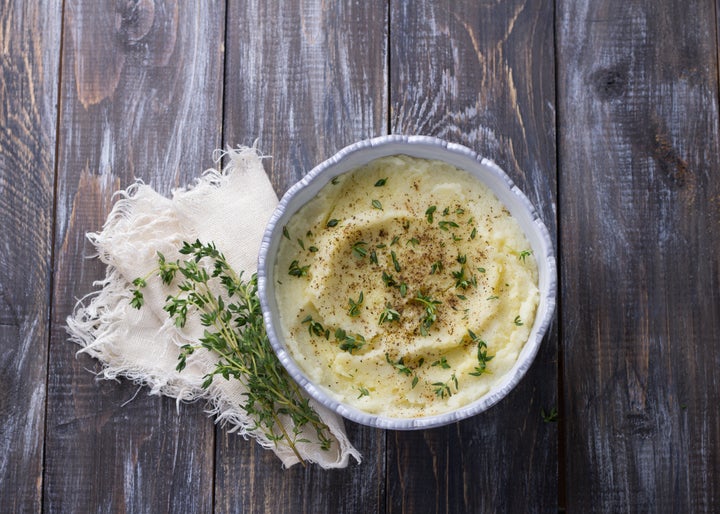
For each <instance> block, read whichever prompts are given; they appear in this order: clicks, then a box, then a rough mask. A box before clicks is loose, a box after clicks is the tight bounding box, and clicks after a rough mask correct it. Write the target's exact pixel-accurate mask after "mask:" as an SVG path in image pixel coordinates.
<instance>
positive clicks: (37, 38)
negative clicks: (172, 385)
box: [0, 1, 61, 512]
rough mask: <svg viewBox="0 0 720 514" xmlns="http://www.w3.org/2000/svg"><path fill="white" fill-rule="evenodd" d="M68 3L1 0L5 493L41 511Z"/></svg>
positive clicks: (0, 394) (9, 502) (0, 362)
mask: <svg viewBox="0 0 720 514" xmlns="http://www.w3.org/2000/svg"><path fill="white" fill-rule="evenodd" d="M60 14H61V13H60V9H59V7H58V5H57V4H56V3H53V2H44V1H43V2H22V1H4V2H0V226H2V227H3V229H2V230H0V345H1V346H2V349H3V358H2V359H0V377H2V388H1V389H0V419H2V424H0V498H2V499H3V500H2V504H3V505H2V509H7V510H8V512H32V511H39V510H40V506H41V504H42V483H43V476H42V469H43V435H44V432H43V431H44V425H45V400H46V396H45V389H46V380H47V344H48V333H49V323H48V313H49V310H50V282H51V264H52V259H51V248H52V229H53V193H54V191H53V188H54V172H55V126H56V122H57V111H56V108H55V105H56V101H57V84H58V64H59V62H60V19H61V17H60Z"/></svg>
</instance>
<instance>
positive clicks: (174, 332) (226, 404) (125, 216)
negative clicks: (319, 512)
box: [67, 147, 360, 468]
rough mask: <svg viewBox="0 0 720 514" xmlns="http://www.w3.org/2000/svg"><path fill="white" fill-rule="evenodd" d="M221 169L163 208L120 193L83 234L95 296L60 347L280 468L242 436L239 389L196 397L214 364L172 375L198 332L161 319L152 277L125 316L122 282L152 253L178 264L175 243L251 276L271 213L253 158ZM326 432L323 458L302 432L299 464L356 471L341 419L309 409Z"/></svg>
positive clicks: (231, 157)
mask: <svg viewBox="0 0 720 514" xmlns="http://www.w3.org/2000/svg"><path fill="white" fill-rule="evenodd" d="M223 155H224V156H226V157H228V164H227V166H226V167H225V168H224V169H223V171H222V172H218V171H217V170H209V171H207V172H205V173H204V174H203V175H202V176H201V177H200V178H199V179H198V180H197V182H196V184H194V186H192V187H190V188H188V189H180V190H176V191H174V192H173V195H172V198H165V197H163V196H162V195H160V194H158V193H157V192H155V191H154V190H153V189H152V188H151V187H149V186H147V185H144V184H141V183H138V184H134V185H132V186H131V187H129V188H128V189H127V190H125V191H121V192H120V193H119V194H120V195H121V199H120V200H118V201H117V203H116V204H115V205H114V207H113V209H112V211H111V212H110V215H109V216H108V219H107V221H106V222H105V225H104V227H103V229H102V231H101V232H98V233H92V234H88V238H89V239H90V241H91V242H92V243H93V245H94V246H95V248H96V250H97V254H98V257H99V258H100V260H101V261H102V262H104V263H105V264H107V273H106V276H105V279H104V280H102V281H99V282H98V283H96V285H97V286H100V289H99V290H98V291H96V292H94V293H92V294H90V295H88V297H86V298H85V299H83V300H82V301H80V302H79V303H78V305H77V306H76V308H75V311H74V312H73V314H72V315H71V316H70V317H68V320H67V329H68V333H69V334H70V339H71V340H72V341H74V342H76V343H78V344H80V345H81V346H82V349H81V350H80V351H79V352H78V353H87V354H88V355H90V356H92V357H95V358H97V359H99V360H100V361H101V362H102V364H103V369H102V371H101V372H100V373H99V375H98V376H99V377H100V378H104V379H115V378H116V377H118V376H124V377H127V378H129V379H130V380H132V381H134V382H135V383H138V384H141V385H144V386H147V387H148V389H149V393H150V394H158V395H159V394H162V395H166V396H170V397H173V398H177V400H178V402H180V401H193V400H200V399H202V400H207V402H208V413H209V414H211V415H214V416H215V417H216V420H217V421H219V422H220V423H222V424H227V425H228V426H229V430H230V431H235V432H239V433H240V434H242V435H244V436H251V437H254V438H256V440H257V442H258V443H259V444H260V445H262V446H263V447H265V448H269V449H272V450H273V451H274V452H275V453H276V454H277V456H278V457H279V458H280V459H281V460H282V463H283V465H285V466H292V465H293V464H296V463H297V462H299V461H298V459H297V457H296V456H295V454H294V453H293V451H292V450H291V449H290V448H289V447H288V446H287V445H276V444H275V443H273V442H271V441H270V440H268V439H267V438H266V437H265V436H264V435H263V434H262V433H261V431H259V430H258V431H252V430H251V427H252V426H253V423H254V421H253V420H252V419H251V418H249V417H248V415H247V413H246V412H245V411H244V410H243V409H242V407H241V406H242V404H243V403H244V401H245V397H244V396H243V393H244V392H245V388H244V385H243V384H242V383H241V382H240V381H238V380H229V381H228V380H224V379H223V378H222V377H217V376H216V377H215V380H213V383H212V385H211V386H210V387H209V388H208V389H203V388H202V387H201V385H202V383H203V380H204V376H205V375H206V374H207V373H208V372H210V371H212V370H213V369H214V366H215V363H216V361H217V358H216V357H215V355H214V354H212V353H211V352H208V351H206V350H201V351H196V352H195V353H194V354H193V355H192V356H190V357H189V358H188V361H187V367H186V368H185V369H184V370H183V371H182V372H178V371H176V370H175V366H176V365H177V359H178V354H179V348H180V346H182V345H183V344H186V343H188V342H196V341H197V338H198V337H199V336H201V335H202V333H203V330H202V328H203V327H202V326H200V323H199V322H198V321H197V319H188V322H187V324H186V325H185V327H184V328H182V329H178V328H176V327H175V326H174V325H173V323H172V321H171V320H169V319H168V314H167V313H166V312H165V311H164V310H163V306H164V305H165V299H166V297H167V296H168V294H169V293H170V291H171V290H170V289H168V288H167V287H166V286H164V285H163V284H162V283H161V282H160V280H159V279H157V277H155V278H152V279H150V280H148V285H147V286H146V287H145V288H144V289H143V294H144V297H145V305H144V306H143V307H142V308H141V309H140V310H137V309H134V308H133V307H131V306H130V300H131V298H132V294H131V289H132V288H133V286H132V281H133V280H134V279H135V278H137V277H143V276H146V275H147V274H148V273H150V272H151V271H152V270H153V269H155V268H156V266H157V252H161V253H163V254H164V255H165V257H166V258H167V259H168V260H175V259H177V258H179V257H180V255H179V253H178V249H179V248H180V246H181V245H182V242H183V241H188V242H192V241H195V240H196V239H199V240H200V241H202V242H203V243H209V242H214V243H215V245H216V246H217V248H218V250H220V251H221V252H222V253H224V255H225V257H226V258H227V260H228V263H229V264H230V266H231V267H232V268H233V269H235V270H236V271H237V272H240V271H243V272H244V277H246V278H247V277H249V276H250V274H252V273H254V272H255V271H256V267H257V256H258V250H259V247H260V241H261V239H262V234H263V231H264V228H265V224H266V222H267V220H268V219H269V218H270V215H271V213H272V211H273V209H274V208H275V206H276V205H277V196H276V195H275V192H274V191H273V189H272V186H271V184H270V182H269V181H268V179H267V175H266V174H265V171H264V169H263V166H262V163H261V161H260V156H259V155H258V152H257V151H256V150H255V149H254V148H245V147H243V148H238V149H235V150H230V151H228V152H226V153H224V154H223ZM311 404H312V405H313V407H314V408H315V409H316V411H317V412H318V413H319V414H320V416H321V418H322V419H323V421H324V422H325V423H326V424H327V425H328V427H329V428H330V431H331V433H332V435H333V436H334V439H335V441H333V445H332V447H331V449H330V450H329V451H325V450H322V449H320V446H319V445H318V444H317V437H316V436H315V434H314V433H312V432H313V431H312V429H309V430H308V432H307V433H305V434H303V436H302V437H303V438H307V439H309V440H310V443H298V450H299V452H300V454H301V456H302V457H303V459H304V460H305V461H307V462H315V463H317V464H319V465H320V466H322V467H323V468H341V467H345V466H347V464H348V461H349V457H350V456H352V457H354V458H355V459H356V460H357V461H358V462H360V453H359V452H358V451H357V450H356V449H355V448H354V447H353V446H352V444H351V443H350V441H349V440H348V438H347V436H346V434H345V428H344V425H343V422H342V419H341V418H339V417H338V416H337V415H336V414H334V413H332V412H330V411H329V410H327V409H325V408H324V407H323V406H322V405H319V404H318V403H316V402H314V401H312V400H311Z"/></svg>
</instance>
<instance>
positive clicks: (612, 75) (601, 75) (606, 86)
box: [590, 65, 627, 101]
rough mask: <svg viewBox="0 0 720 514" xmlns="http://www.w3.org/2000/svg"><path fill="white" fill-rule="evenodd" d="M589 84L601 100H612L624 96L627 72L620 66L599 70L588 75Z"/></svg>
mask: <svg viewBox="0 0 720 514" xmlns="http://www.w3.org/2000/svg"><path fill="white" fill-rule="evenodd" d="M590 84H591V85H592V88H593V90H594V91H595V94H596V95H597V96H598V97H599V98H600V99H601V100H605V101H607V100H613V99H615V98H619V97H621V96H623V95H624V94H625V89H626V88H627V71H626V67H625V66H622V65H618V66H613V67H610V68H601V69H599V70H596V71H595V72H593V74H592V75H590Z"/></svg>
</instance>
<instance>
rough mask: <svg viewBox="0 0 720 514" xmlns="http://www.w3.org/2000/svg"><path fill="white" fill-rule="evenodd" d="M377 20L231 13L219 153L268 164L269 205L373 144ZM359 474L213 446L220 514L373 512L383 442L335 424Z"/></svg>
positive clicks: (306, 10)
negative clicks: (260, 155)
mask: <svg viewBox="0 0 720 514" xmlns="http://www.w3.org/2000/svg"><path fill="white" fill-rule="evenodd" d="M386 17H387V7H386V5H385V3H384V2H382V1H380V0H373V1H367V2H353V1H340V2H280V1H258V0H256V1H250V2H239V1H231V2H230V3H229V7H228V22H227V26H228V29H227V34H228V38H227V52H228V53H227V63H226V76H225V130H224V142H225V144H226V145H231V146H234V145H236V144H240V143H244V144H249V143H252V142H253V141H254V140H255V139H257V145H258V148H259V149H260V150H261V151H262V152H264V153H266V154H268V155H269V156H271V159H268V160H267V161H266V169H267V170H268V173H269V174H270V177H271V180H272V182H273V184H274V186H275V189H276V191H277V192H278V194H282V193H284V192H285V191H286V190H287V189H288V188H289V187H290V186H291V185H292V184H293V183H294V182H295V181H297V180H298V179H299V178H301V177H302V176H303V175H305V174H306V173H307V172H308V171H310V170H311V169H312V168H313V167H314V166H315V165H316V164H318V163H320V162H321V161H323V160H324V159H326V158H328V157H330V156H331V155H332V154H333V153H334V152H336V151H337V150H339V149H340V148H341V147H343V146H345V145H347V144H350V143H352V142H354V141H356V140H359V139H364V138H368V137H371V136H375V135H380V134H382V133H384V131H385V127H386V123H387V115H386V113H387V110H386V108H387V100H386V88H385V80H386ZM346 425H347V428H348V433H349V435H350V438H351V440H352V441H353V442H354V444H355V445H356V446H357V447H358V449H359V450H360V451H361V452H362V453H363V454H364V457H365V460H364V462H363V464H361V465H359V466H358V465H355V464H350V466H349V467H348V468H347V469H343V470H335V471H323V470H321V469H319V468H317V467H308V468H307V469H303V468H300V467H299V466H296V467H294V468H292V469H290V470H282V469H281V467H280V465H279V463H278V461H277V459H276V458H275V457H274V456H273V455H272V454H271V453H269V452H267V451H263V450H260V449H259V448H257V446H256V445H252V444H248V443H247V442H246V441H243V440H242V439H239V438H238V437H237V436H234V435H228V434H226V433H224V432H222V433H220V434H218V438H219V444H218V457H217V459H218V464H217V471H216V472H217V477H216V493H215V496H216V510H218V511H220V512H236V511H238V510H241V511H243V512H270V513H278V512H287V513H298V512H307V513H312V514H314V513H322V512H328V513H334V512H382V509H383V507H384V505H383V502H384V498H385V489H384V487H385V482H384V459H383V456H384V440H385V439H384V434H383V433H382V432H381V431H378V430H374V429H368V428H364V427H359V426H356V425H353V424H351V423H346Z"/></svg>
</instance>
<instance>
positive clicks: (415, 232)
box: [275, 155, 539, 418]
mask: <svg viewBox="0 0 720 514" xmlns="http://www.w3.org/2000/svg"><path fill="white" fill-rule="evenodd" d="M283 232H284V235H285V237H283V238H282V242H281V244H280V251H279V255H278V260H277V263H276V270H275V276H276V277H277V285H276V295H277V302H278V306H279V309H280V318H281V330H282V332H283V335H284V337H285V340H286V343H287V347H288V350H289V351H290V353H291V355H292V356H293V358H294V359H295V360H296V362H297V363H298V365H299V366H300V367H301V368H302V369H303V371H304V372H305V373H306V374H307V375H308V377H309V378H310V379H311V380H313V381H314V382H315V383H317V384H319V385H320V386H322V387H324V388H325V390H326V391H327V392H329V393H330V394H331V395H333V396H334V397H336V398H337V399H338V400H340V401H343V402H345V403H348V404H351V405H353V406H355V407H356V408H358V409H360V410H362V411H365V412H369V413H374V414H380V415H384V416H387V417H400V418H414V417H420V416H430V415H435V414H441V413H443V412H446V411H449V410H453V409H455V408H457V407H460V406H462V405H465V404H467V403H470V402H472V401H474V400H476V399H478V398H480V397H481V396H482V395H483V394H485V393H486V392H488V391H489V390H490V388H491V387H492V386H493V384H494V383H496V382H497V381H498V380H500V379H501V378H502V376H503V375H504V374H505V373H506V372H507V371H509V370H510V368H511V367H512V366H513V364H514V362H515V360H516V359H517V356H518V353H519V351H520V349H521V348H522V346H523V344H524V343H525V341H526V340H527V339H528V336H529V333H530V329H531V327H532V325H533V320H534V317H535V311H536V308H537V305H538V301H539V292H538V287H537V267H536V263H535V260H534V258H533V256H532V253H531V252H530V245H529V243H528V242H527V240H526V238H525V236H524V234H523V232H522V231H521V229H520V227H519V226H518V224H517V222H516V220H515V219H514V218H513V217H512V216H511V215H510V213H509V212H508V211H507V210H506V209H505V208H504V206H503V205H502V204H501V203H500V202H499V201H498V199H497V198H496V197H495V195H494V194H493V193H492V192H491V191H490V190H489V189H488V188H487V187H486V186H485V185H484V184H482V183H481V182H480V181H479V180H477V179H476V178H474V177H473V176H471V175H470V174H469V173H467V172H466V171H463V170H459V169H457V168H455V167H453V166H451V165H449V164H446V163H443V162H440V161H430V160H424V159H417V158H412V157H407V156H400V155H398V156H392V157H385V158H381V159H377V160H375V161H372V162H371V163H369V164H367V165H365V166H363V167H361V168H358V169H356V170H353V171H351V172H348V173H346V174H344V175H341V176H339V177H336V178H335V179H334V180H333V181H332V182H330V183H328V184H327V185H326V186H325V187H324V188H323V189H322V190H321V191H320V193H319V194H318V195H317V196H316V197H315V198H314V199H313V200H312V201H310V202H309V203H308V204H306V205H305V206H304V207H303V208H302V209H300V210H299V211H298V213H297V214H296V215H294V216H293V218H292V219H291V220H290V221H289V223H288V224H287V225H286V226H285V227H284V230H283Z"/></svg>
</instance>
